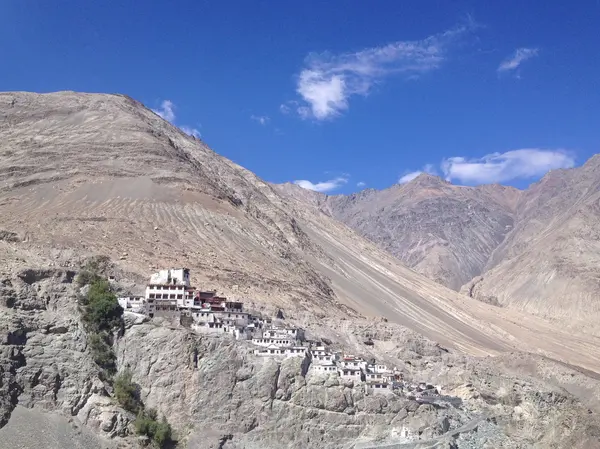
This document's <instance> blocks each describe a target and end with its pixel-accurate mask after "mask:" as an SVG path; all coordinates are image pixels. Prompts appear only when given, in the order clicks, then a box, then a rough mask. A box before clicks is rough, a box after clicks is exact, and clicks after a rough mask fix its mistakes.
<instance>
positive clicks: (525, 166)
mask: <svg viewBox="0 0 600 449" xmlns="http://www.w3.org/2000/svg"><path fill="white" fill-rule="evenodd" d="M574 165H575V158H574V156H573V154H572V153H571V152H569V151H566V150H545V149H539V148H527V149H521V150H513V151H507V152H506V153H492V154H488V155H486V156H483V157H482V158H479V159H467V158H464V157H451V158H448V159H445V160H444V161H443V162H442V165H441V168H442V171H443V173H444V175H445V177H446V180H447V181H452V180H458V181H460V182H461V183H464V184H490V183H502V182H507V181H512V180H515V179H529V178H535V177H539V176H543V175H544V174H545V173H546V172H548V171H549V170H555V169H558V168H571V167H573V166H574Z"/></svg>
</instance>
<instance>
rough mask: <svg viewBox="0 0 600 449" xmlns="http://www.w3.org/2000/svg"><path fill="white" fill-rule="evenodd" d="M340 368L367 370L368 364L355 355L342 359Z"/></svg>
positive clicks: (345, 356)
mask: <svg viewBox="0 0 600 449" xmlns="http://www.w3.org/2000/svg"><path fill="white" fill-rule="evenodd" d="M338 365H339V367H340V368H343V369H346V368H347V369H359V370H362V371H364V370H366V368H367V362H365V361H364V360H363V359H362V358H361V357H355V356H353V355H344V356H343V357H342V359H341V360H340V361H339V363H338Z"/></svg>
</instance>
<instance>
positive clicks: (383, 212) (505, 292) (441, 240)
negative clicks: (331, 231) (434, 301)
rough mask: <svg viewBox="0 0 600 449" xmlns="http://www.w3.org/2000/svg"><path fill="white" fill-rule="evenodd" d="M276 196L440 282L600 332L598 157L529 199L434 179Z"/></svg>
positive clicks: (288, 190)
mask: <svg viewBox="0 0 600 449" xmlns="http://www.w3.org/2000/svg"><path fill="white" fill-rule="evenodd" d="M276 188H277V189H278V190H279V191H280V192H281V193H282V194H283V195H285V196H288V197H294V198H297V199H299V200H301V201H304V202H305V203H306V204H307V205H309V206H310V207H314V208H316V209H318V210H320V211H322V212H324V213H326V214H328V215H330V216H331V217H333V218H336V219H338V220H340V221H342V222H343V223H345V224H347V225H349V226H350V227H352V228H353V229H355V230H357V231H358V232H359V233H360V234H361V235H363V236H364V237H366V238H368V239H370V240H371V241H373V242H375V243H377V244H378V245H379V246H380V247H382V248H384V249H386V250H388V251H389V252H391V253H392V254H394V255H395V256H396V257H397V258H399V259H400V260H401V261H402V262H404V263H406V264H407V265H408V266H410V267H411V268H413V269H415V270H416V271H418V272H420V273H422V274H424V275H426V276H427V277H429V278H430V279H432V280H434V281H436V282H439V283H441V284H444V285H446V286H448V287H451V288H453V289H454V290H460V291H461V292H463V293H465V294H468V295H471V296H472V297H474V298H477V299H479V300H483V301H486V302H489V303H491V304H494V305H498V306H508V307H514V308H516V309H519V310H525V311H527V312H529V313H534V314H537V315H541V316H544V317H545V318H549V319H558V320H563V319H564V318H566V317H568V318H569V319H573V318H574V319H576V320H580V321H581V325H582V326H584V327H585V328H586V330H587V331H589V332H592V333H597V332H598V330H597V329H595V328H594V324H593V323H594V321H595V320H596V318H597V317H598V312H599V311H600V309H599V307H600V303H598V301H595V299H594V298H596V297H597V295H598V293H600V290H599V289H600V287H599V286H598V282H597V279H598V276H599V275H600V272H599V271H598V269H597V267H598V257H597V255H598V249H600V248H599V247H598V244H597V235H598V232H600V229H599V227H598V224H597V223H599V222H600V220H598V218H600V217H599V216H598V202H599V199H600V196H599V195H600V156H598V155H596V156H594V157H592V158H591V159H590V160H589V161H588V162H587V163H585V164H584V165H583V166H581V167H578V168H574V169H568V170H555V171H552V172H550V173H548V174H547V175H546V176H544V177H543V178H542V179H541V180H540V181H539V182H537V183H535V184H532V185H531V186H530V187H529V188H528V189H526V190H523V191H520V190H517V189H515V188H512V187H506V186H501V185H497V184H496V185H482V186H478V187H464V186H455V185H452V184H450V183H448V182H446V181H443V180H442V179H441V178H439V177H436V176H432V175H429V174H421V175H420V176H418V177H417V178H415V179H414V180H413V181H411V182H409V183H406V184H403V185H395V186H392V187H390V188H388V189H385V190H382V191H377V190H374V189H367V190H364V191H361V192H358V193H356V194H352V195H348V196H344V195H334V196H326V195H324V194H320V193H317V192H310V193H306V192H305V191H302V190H303V189H301V188H300V187H299V186H295V185H291V184H287V185H279V186H276ZM461 288H462V290H461Z"/></svg>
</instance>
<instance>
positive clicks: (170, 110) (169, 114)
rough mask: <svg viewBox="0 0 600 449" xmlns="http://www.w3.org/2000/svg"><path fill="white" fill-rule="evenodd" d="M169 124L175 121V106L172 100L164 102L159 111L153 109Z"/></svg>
mask: <svg viewBox="0 0 600 449" xmlns="http://www.w3.org/2000/svg"><path fill="white" fill-rule="evenodd" d="M152 110H153V111H154V112H156V113H157V114H158V115H160V116H161V117H162V118H164V119H165V120H167V121H168V122H173V121H174V120H175V105H174V104H173V102H172V101H171V100H163V102H162V103H161V104H160V107H159V108H158V109H152Z"/></svg>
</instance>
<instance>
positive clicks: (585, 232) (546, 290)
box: [464, 155, 600, 333]
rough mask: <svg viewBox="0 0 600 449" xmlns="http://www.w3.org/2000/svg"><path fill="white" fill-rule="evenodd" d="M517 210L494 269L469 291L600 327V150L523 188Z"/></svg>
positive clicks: (592, 327)
mask: <svg viewBox="0 0 600 449" xmlns="http://www.w3.org/2000/svg"><path fill="white" fill-rule="evenodd" d="M517 211H518V212H517V216H516V220H515V221H516V225H515V228H514V230H513V231H512V232H511V233H510V234H509V235H508V236H507V238H506V239H505V241H504V242H503V243H502V244H501V245H500V246H499V247H498V248H497V249H496V250H495V252H494V254H493V255H492V257H491V259H490V262H489V263H488V267H487V268H488V270H487V271H486V272H485V273H484V274H483V276H482V278H478V279H475V280H473V282H471V283H470V284H469V285H467V286H465V290H464V291H465V292H468V293H470V295H471V296H473V297H476V298H481V297H484V298H489V297H493V298H494V300H496V301H498V302H499V303H500V304H503V305H508V306H510V307H513V308H517V309H520V310H526V311H529V312H533V313H536V314H539V315H542V316H546V317H550V318H556V319H563V320H570V321H579V322H581V323H583V325H585V326H586V329H587V330H588V331H589V332H594V333H598V332H600V329H598V328H597V326H596V323H597V320H598V317H600V301H598V297H599V295H600V283H599V280H600V268H599V267H600V243H599V238H600V224H599V223H600V156H599V155H596V156H594V157H593V158H591V159H590V160H589V161H588V162H587V163H586V164H584V165H583V166H582V167H579V168H575V169H570V170H556V171H552V172H550V173H548V174H547V175H546V176H544V178H543V179H542V180H540V181H539V182H537V183H536V184H533V185H532V186H531V187H530V188H529V189H528V190H526V191H525V192H524V193H523V195H522V197H521V198H520V201H519V204H518V205H517Z"/></svg>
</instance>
